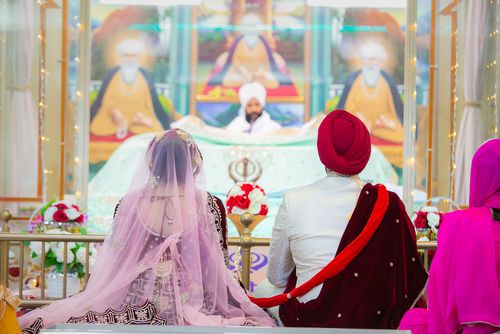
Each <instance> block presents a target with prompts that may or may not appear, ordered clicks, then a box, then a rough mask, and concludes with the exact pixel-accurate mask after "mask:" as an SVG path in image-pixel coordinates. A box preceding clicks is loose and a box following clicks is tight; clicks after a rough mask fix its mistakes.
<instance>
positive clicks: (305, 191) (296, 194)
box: [284, 179, 324, 203]
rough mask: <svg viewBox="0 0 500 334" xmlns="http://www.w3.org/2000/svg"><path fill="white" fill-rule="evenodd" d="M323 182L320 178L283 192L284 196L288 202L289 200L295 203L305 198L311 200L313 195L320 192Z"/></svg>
mask: <svg viewBox="0 0 500 334" xmlns="http://www.w3.org/2000/svg"><path fill="white" fill-rule="evenodd" d="M323 182H324V180H323V179H321V180H318V181H316V182H314V183H311V184H308V185H305V186H301V187H297V188H294V189H290V190H288V191H286V192H285V195H284V198H285V200H286V201H287V202H288V203H290V202H293V203H297V202H303V201H306V200H311V199H313V198H314V196H315V195H317V194H318V193H319V192H321V188H322V187H321V184H322V183H323Z"/></svg>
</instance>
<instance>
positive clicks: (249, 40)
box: [243, 34, 259, 49]
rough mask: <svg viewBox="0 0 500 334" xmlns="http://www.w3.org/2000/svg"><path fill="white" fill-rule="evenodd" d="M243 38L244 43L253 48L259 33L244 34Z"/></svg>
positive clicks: (257, 40)
mask: <svg viewBox="0 0 500 334" xmlns="http://www.w3.org/2000/svg"><path fill="white" fill-rule="evenodd" d="M243 40H244V41H245V44H246V45H248V47H250V48H251V49H253V48H254V47H255V46H256V45H257V43H258V42H259V35H257V34H245V35H244V36H243Z"/></svg>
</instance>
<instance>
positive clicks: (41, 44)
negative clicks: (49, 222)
mask: <svg viewBox="0 0 500 334" xmlns="http://www.w3.org/2000/svg"><path fill="white" fill-rule="evenodd" d="M37 3H38V5H39V6H40V7H41V8H40V10H41V11H42V10H44V7H43V4H44V2H42V1H41V0H38V1H37ZM40 25H41V27H42V28H41V30H40V34H38V36H37V37H38V63H39V66H40V73H39V100H38V135H39V136H40V158H39V161H40V164H41V166H39V168H41V170H42V171H43V173H42V174H43V180H41V183H42V189H41V190H42V202H45V201H46V194H47V191H46V189H47V175H52V174H53V171H52V170H48V169H46V168H45V159H44V143H46V142H49V141H50V138H48V137H46V136H45V135H44V130H45V129H44V126H43V124H44V121H45V120H44V118H45V110H46V109H47V107H48V106H47V105H46V104H45V87H46V79H47V76H48V75H49V72H48V71H47V70H46V68H45V43H46V41H45V29H43V27H44V26H43V23H41V24H40Z"/></svg>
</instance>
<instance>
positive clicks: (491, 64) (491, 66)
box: [486, 0, 500, 137]
mask: <svg viewBox="0 0 500 334" xmlns="http://www.w3.org/2000/svg"><path fill="white" fill-rule="evenodd" d="M490 5H492V6H491V7H492V8H491V11H490V12H491V13H497V8H498V5H499V3H498V1H493V0H490ZM492 26H493V27H492V30H491V31H490V33H489V37H490V38H491V39H492V40H491V42H490V43H493V45H494V46H493V48H492V49H493V52H487V55H492V57H493V59H490V60H489V61H487V62H486V69H487V70H489V71H491V72H489V75H488V77H489V78H490V80H493V85H489V87H491V88H490V89H491V90H492V91H490V92H489V94H488V96H486V102H488V106H489V107H490V108H491V109H493V111H494V115H493V117H494V120H493V122H492V123H493V125H492V127H491V128H490V130H489V131H488V132H489V133H490V134H491V135H492V136H494V137H496V136H497V135H498V121H499V118H498V108H497V100H496V98H497V95H496V91H497V77H498V75H499V73H498V71H499V70H498V68H497V66H496V64H497V61H496V56H497V54H498V52H499V51H500V50H498V42H499V41H498V38H499V28H498V27H499V26H500V22H499V15H495V18H494V20H493V24H492Z"/></svg>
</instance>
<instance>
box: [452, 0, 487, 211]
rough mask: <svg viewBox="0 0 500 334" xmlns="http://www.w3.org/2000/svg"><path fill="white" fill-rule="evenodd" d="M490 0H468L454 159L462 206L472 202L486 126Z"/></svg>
mask: <svg viewBox="0 0 500 334" xmlns="http://www.w3.org/2000/svg"><path fill="white" fill-rule="evenodd" d="M487 7H488V1H475V0H469V1H468V3H467V14H466V15H467V17H466V31H465V48H464V59H465V61H464V80H463V82H464V98H465V107H464V111H463V117H462V121H461V123H460V129H459V132H458V138H457V147H456V155H455V161H456V164H457V167H456V169H455V199H456V202H457V203H459V204H460V205H466V204H469V183H470V167H471V162H472V156H473V155H474V153H475V151H476V150H477V148H478V147H479V145H481V143H482V142H483V134H484V125H483V119H482V116H481V104H480V99H481V97H482V95H483V86H484V80H485V71H484V66H485V57H484V56H485V52H486V42H487V39H486V35H487V28H488V26H487V23H486V22H487V15H486V14H487Z"/></svg>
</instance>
